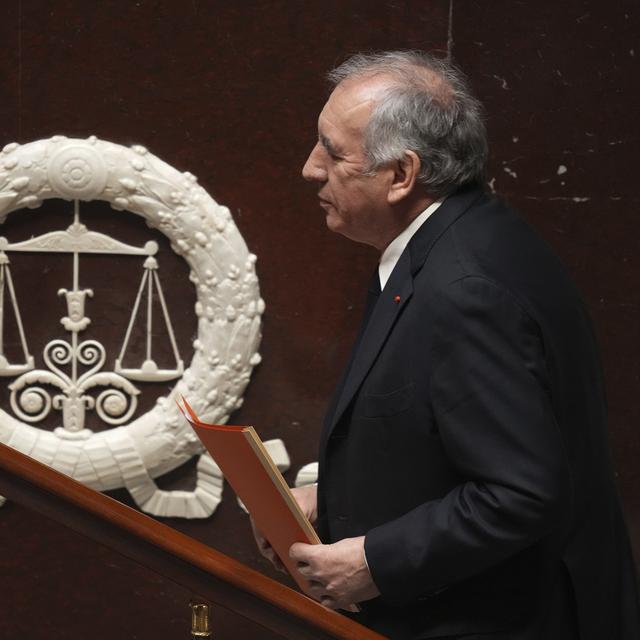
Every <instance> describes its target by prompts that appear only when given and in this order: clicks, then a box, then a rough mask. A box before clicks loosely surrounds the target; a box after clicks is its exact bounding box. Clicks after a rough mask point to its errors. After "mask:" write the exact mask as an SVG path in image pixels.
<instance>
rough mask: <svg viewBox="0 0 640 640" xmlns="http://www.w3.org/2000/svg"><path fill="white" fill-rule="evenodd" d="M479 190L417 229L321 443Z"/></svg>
mask: <svg viewBox="0 0 640 640" xmlns="http://www.w3.org/2000/svg"><path fill="white" fill-rule="evenodd" d="M481 196H482V191H481V190H480V189H478V188H466V189H462V190H460V191H458V192H457V193H455V194H454V195H452V196H450V197H449V198H447V200H446V201H445V202H443V204H442V205H441V206H440V207H439V208H438V210H437V211H436V212H435V213H434V214H433V215H432V216H431V217H430V218H429V219H428V220H427V221H426V222H425V223H424V224H423V225H422V226H421V227H420V229H418V231H417V232H416V233H415V235H414V236H413V238H412V239H411V241H410V242H409V245H408V246H407V248H406V249H405V250H404V252H403V253H402V255H401V256H400V259H399V260H398V263H397V264H396V266H395V268H394V270H393V273H392V274H391V276H390V278H389V281H388V282H387V284H386V286H385V288H384V290H383V291H382V293H381V294H380V297H379V298H378V300H377V302H376V303H375V306H374V307H373V310H372V312H371V315H370V317H369V318H368V321H365V322H366V324H365V326H364V327H363V330H362V333H361V335H360V338H359V340H358V343H357V344H356V347H355V349H354V353H353V355H352V358H351V362H350V365H349V367H348V368H347V373H346V377H345V378H344V379H343V384H342V385H341V386H342V391H341V393H340V392H339V391H338V393H337V394H336V400H334V403H333V406H332V409H333V408H334V407H335V410H333V411H330V412H329V414H328V418H329V419H328V421H327V425H326V429H325V433H324V436H325V437H324V438H323V441H326V439H327V438H328V437H329V435H330V434H331V431H332V430H333V428H334V427H335V425H336V424H337V423H338V421H339V420H340V418H341V417H342V414H343V413H344V411H345V409H346V408H347V407H348V406H349V403H350V402H351V400H352V399H353V397H354V395H355V394H356V392H357V391H358V389H359V388H360V385H361V384H362V382H363V380H364V378H365V377H366V375H367V373H368V372H369V369H370V368H371V366H372V365H373V363H374V361H375V359H376V357H377V355H378V353H379V352H380V349H381V348H382V346H383V344H384V342H385V341H386V338H387V336H388V335H389V333H390V331H391V330H392V328H393V326H394V324H395V322H396V320H397V318H398V316H399V315H400V313H401V312H402V310H403V309H404V307H405V306H406V305H407V303H408V302H409V300H410V298H411V296H412V295H413V277H414V276H415V274H416V273H417V272H418V271H419V270H420V269H421V268H422V266H423V264H424V263H425V261H426V259H427V256H428V255H429V252H430V251H431V249H432V248H433V246H434V245H435V243H436V242H437V241H438V238H440V236H442V234H443V233H444V232H445V231H446V230H447V228H448V227H449V226H450V225H451V224H453V222H455V220H457V219H458V218H459V217H460V216H461V215H462V214H463V213H464V212H465V211H467V209H468V208H469V207H470V206H471V205H472V204H473V203H474V202H475V201H476V200H478V199H479V198H480V197H481Z"/></svg>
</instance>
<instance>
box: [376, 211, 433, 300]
mask: <svg viewBox="0 0 640 640" xmlns="http://www.w3.org/2000/svg"><path fill="white" fill-rule="evenodd" d="M442 202H443V200H436V201H435V202H432V203H431V204H430V205H429V206H428V207H427V208H426V209H425V210H424V211H423V212H422V213H421V214H420V215H418V216H417V217H415V218H414V219H413V220H412V221H411V223H410V224H409V226H408V227H407V228H406V229H405V230H404V231H403V232H402V233H401V234H400V235H398V236H396V237H395V238H394V239H393V240H392V241H391V243H390V244H389V246H388V247H387V248H386V249H385V250H384V251H383V253H382V256H381V258H380V264H379V265H378V276H379V277H380V289H384V286H385V284H387V280H389V276H390V275H391V272H392V271H393V269H394V267H395V266H396V264H397V262H398V260H399V259H400V256H401V255H402V252H403V251H404V250H405V248H406V246H407V245H408V244H409V240H411V238H412V237H413V234H414V233H415V232H416V231H417V230H418V229H419V228H420V227H421V226H422V225H423V224H424V222H425V221H426V219H427V218H428V217H429V216H430V215H431V214H432V213H433V212H434V211H435V210H436V209H437V208H438V207H439V206H440V205H441V204H442Z"/></svg>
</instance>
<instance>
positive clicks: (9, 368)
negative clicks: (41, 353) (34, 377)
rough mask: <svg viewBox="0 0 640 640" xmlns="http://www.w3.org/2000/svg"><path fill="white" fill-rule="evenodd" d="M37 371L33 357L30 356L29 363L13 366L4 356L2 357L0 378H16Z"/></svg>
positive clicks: (0, 359) (0, 356) (0, 358)
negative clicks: (33, 370)
mask: <svg viewBox="0 0 640 640" xmlns="http://www.w3.org/2000/svg"><path fill="white" fill-rule="evenodd" d="M32 369H35V364H34V361H33V356H29V359H28V360H27V362H24V363H22V364H11V363H10V362H9V361H8V360H7V359H6V358H5V357H4V356H3V355H0V376H4V377H14V376H19V375H22V374H23V373H26V372H27V371H31V370H32Z"/></svg>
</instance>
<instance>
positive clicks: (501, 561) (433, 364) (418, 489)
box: [318, 187, 640, 640]
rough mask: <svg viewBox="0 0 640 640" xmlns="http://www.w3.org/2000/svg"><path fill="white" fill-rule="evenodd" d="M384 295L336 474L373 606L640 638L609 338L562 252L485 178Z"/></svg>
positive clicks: (369, 609)
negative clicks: (373, 589)
mask: <svg viewBox="0 0 640 640" xmlns="http://www.w3.org/2000/svg"><path fill="white" fill-rule="evenodd" d="M368 306H369V309H368V312H367V315H368V317H367V318H366V319H365V323H364V326H363V329H362V331H361V335H360V336H359V339H358V343H357V344H356V347H355V348H354V353H353V355H352V360H351V362H350V363H349V366H348V367H347V370H346V372H345V375H344V377H343V379H342V381H341V383H340V384H339V385H338V389H337V391H336V394H335V397H334V399H333V402H332V404H331V406H330V409H329V411H328V415H327V419H326V424H325V429H324V432H323V435H322V438H321V444H320V455H319V461H320V476H319V490H318V507H319V530H320V534H321V537H322V538H323V540H324V541H325V542H332V541H336V540H339V539H342V538H345V537H351V536H358V535H363V534H366V542H365V550H366V555H367V560H368V563H369V567H370V570H371V573H372V576H373V578H374V580H375V583H376V585H377V586H378V588H379V590H380V592H381V594H382V595H381V597H380V598H378V599H376V600H373V601H371V602H369V603H364V606H363V609H364V612H363V614H362V616H361V619H362V621H363V622H364V623H365V624H368V625H369V626H372V627H374V628H376V629H377V630H379V631H380V632H382V633H384V634H386V635H389V636H391V637H393V638H435V637H445V636H454V637H457V636H458V635H462V634H472V633H473V634H479V633H496V632H499V631H500V632H501V633H502V634H503V635H496V636H491V637H492V638H493V637H496V638H498V637H499V638H503V637H504V638H510V639H516V638H517V639H520V638H522V639H524V638H527V639H529V638H535V639H539V638H540V639H542V638H558V639H562V640H565V639H566V638H570V637H572V635H575V634H576V633H577V631H576V630H575V627H577V626H578V625H579V629H580V636H579V637H580V638H582V639H583V640H605V639H606V640H609V639H611V640H614V639H615V640H618V639H620V640H622V639H624V640H632V639H633V640H637V639H638V638H640V624H639V622H638V617H639V616H638V600H637V595H636V590H635V573H634V568H633V561H632V558H631V554H630V549H629V543H628V538H627V533H626V529H625V525H624V522H623V519H622V515H621V510H620V506H619V501H618V497H617V492H616V488H615V486H614V480H613V472H612V467H611V463H610V459H609V451H608V445H607V436H606V406H605V397H604V390H603V382H602V378H601V370H600V364H599V361H598V353H597V349H596V345H595V341H594V337H593V333H592V328H591V323H590V320H589V316H588V313H587V311H586V309H585V307H584V305H583V303H582V301H581V299H580V296H579V295H578V293H577V291H576V289H575V287H574V285H573V284H572V283H571V281H570V280H569V278H568V277H567V275H566V273H565V271H564V269H563V267H562V266H561V264H560V263H559V261H558V260H557V258H556V257H555V256H554V255H553V254H552V253H551V252H550V250H549V249H548V248H547V246H546V245H545V244H544V243H543V242H542V241H541V240H540V239H539V238H538V236H537V235H536V234H535V233H534V232H533V230H532V229H531V228H530V227H529V226H528V225H527V224H526V223H525V222H524V221H523V220H522V219H521V218H519V217H518V216H517V215H516V214H514V213H513V212H512V211H510V210H509V209H508V208H507V207H506V206H505V205H503V204H501V203H500V202H499V201H498V200H496V199H494V198H490V197H488V196H486V195H485V194H483V192H482V191H481V190H479V189H477V188H475V187H469V188H465V189H463V190H461V191H459V192H458V193H456V194H454V195H453V196H451V197H449V198H448V199H447V200H446V201H445V202H444V203H443V204H442V205H441V207H440V208H439V209H438V210H437V211H436V212H435V213H434V214H433V215H432V216H431V218H429V219H428V220H427V221H426V223H425V224H424V225H423V226H422V227H421V228H420V229H419V230H418V232H417V233H416V234H415V235H414V237H413V238H412V240H411V242H410V243H409V245H408V247H407V249H406V250H405V251H404V253H403V254H402V256H401V258H400V260H399V262H398V264H397V266H396V268H395V269H394V271H393V273H392V274H391V277H390V279H389V281H388V283H387V285H386V286H385V288H384V291H383V292H382V293H381V294H380V295H379V296H378V297H377V299H376V297H375V296H371V295H370V299H369V305H368ZM480 637H482V636H480Z"/></svg>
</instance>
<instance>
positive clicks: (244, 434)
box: [178, 397, 320, 593]
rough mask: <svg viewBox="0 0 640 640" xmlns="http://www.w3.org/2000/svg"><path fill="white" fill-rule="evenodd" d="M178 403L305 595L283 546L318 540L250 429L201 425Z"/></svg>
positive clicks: (260, 443) (302, 583)
mask: <svg viewBox="0 0 640 640" xmlns="http://www.w3.org/2000/svg"><path fill="white" fill-rule="evenodd" d="M182 401H183V403H184V407H185V409H186V412H185V410H183V408H182V407H180V404H178V407H180V411H182V414H183V415H184V417H185V418H186V419H187V420H188V422H189V424H190V425H191V426H192V427H193V429H194V430H195V432H196V434H197V435H198V437H199V438H200V440H201V441H202V444H203V445H204V446H205V448H206V449H207V451H208V452H209V453H210V454H211V456H212V457H213V459H214V460H215V461H216V463H217V464H218V466H219V467H220V470H221V471H222V473H223V475H224V477H225V478H226V479H227V480H228V482H229V484H230V485H231V487H232V488H233V490H234V491H235V492H236V495H237V496H238V497H239V498H240V500H242V502H243V503H244V505H245V506H246V507H247V509H248V511H249V513H250V514H251V517H252V518H253V521H254V522H255V524H256V527H257V528H258V529H259V530H260V531H261V532H262V534H263V535H264V537H265V538H266V539H267V540H268V541H269V543H270V544H271V546H272V547H273V549H274V551H275V552H276V553H277V554H278V556H279V557H280V559H281V560H282V563H283V564H284V565H285V567H286V568H287V570H288V571H289V573H290V574H291V577H292V578H293V579H294V580H295V581H296V583H297V584H298V586H299V587H300V588H301V589H302V591H304V592H305V593H308V591H307V590H308V584H307V582H306V581H305V580H304V578H303V577H302V576H301V575H300V574H299V573H298V571H296V563H295V562H294V561H293V560H291V558H289V547H291V545H292V544H293V543H294V542H306V543H308V544H320V539H319V538H318V536H317V534H316V532H315V530H314V528H313V527H312V526H311V523H310V522H309V520H308V519H307V518H306V516H305V515H304V514H303V513H302V511H301V510H300V507H299V506H298V503H297V502H296V499H295V498H294V497H293V494H292V493H291V491H290V490H289V487H288V486H287V483H286V482H285V480H284V478H283V477H282V474H281V473H280V471H279V470H278V468H277V467H276V466H275V464H273V460H271V456H270V455H269V453H268V452H267V450H266V449H265V448H264V445H263V444H262V442H261V440H260V438H258V436H257V434H256V432H255V431H254V429H253V427H232V426H229V425H218V424H206V423H204V422H202V421H201V420H199V419H198V416H197V415H196V414H195V412H194V411H193V409H192V408H191V407H190V406H189V403H188V402H187V401H186V400H185V399H184V397H183V398H182Z"/></svg>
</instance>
